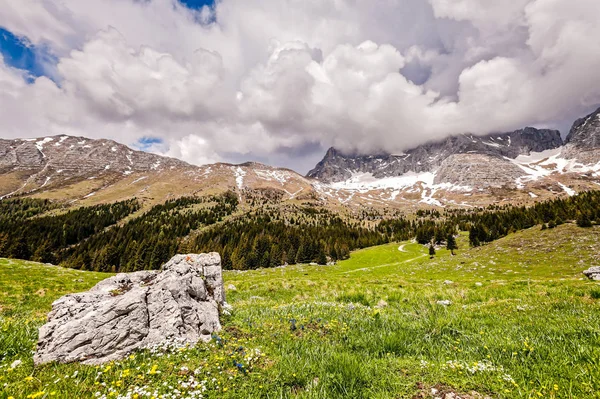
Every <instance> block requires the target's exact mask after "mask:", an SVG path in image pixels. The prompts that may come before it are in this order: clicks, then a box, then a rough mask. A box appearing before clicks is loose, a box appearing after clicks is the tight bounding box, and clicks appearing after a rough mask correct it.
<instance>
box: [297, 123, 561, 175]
mask: <svg viewBox="0 0 600 399" xmlns="http://www.w3.org/2000/svg"><path fill="white" fill-rule="evenodd" d="M562 144H563V142H562V139H561V136H560V132H559V131H557V130H547V129H536V128H532V127H527V128H524V129H520V130H516V131H514V132H509V133H500V134H490V135H487V136H474V135H471V134H462V135H458V136H452V137H448V138H446V139H444V140H441V141H436V142H430V143H426V144H423V145H420V146H418V147H415V148H412V149H410V150H407V151H406V152H405V153H403V154H383V155H353V154H344V153H343V152H341V151H339V150H337V149H335V148H330V149H329V150H328V151H327V153H326V154H325V157H324V158H323V160H322V161H321V162H319V163H318V164H317V166H316V167H315V168H314V169H313V170H311V171H310V172H309V173H308V177H311V178H315V179H318V180H320V181H323V182H326V183H332V182H340V181H344V180H347V179H349V178H351V177H352V175H353V174H356V173H371V174H372V175H373V176H374V177H376V178H386V177H395V176H401V175H403V174H405V173H407V172H415V173H422V172H432V171H434V170H435V169H437V168H439V167H440V166H441V165H442V163H443V162H444V161H445V160H446V159H447V158H448V157H450V156H452V155H456V154H482V155H488V156H493V157H501V158H502V157H506V158H511V159H515V158H517V157H518V156H520V155H529V154H530V153H531V152H541V151H545V150H549V149H554V148H558V147H560V146H561V145H562Z"/></svg>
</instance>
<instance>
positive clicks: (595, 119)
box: [565, 108, 600, 149]
mask: <svg viewBox="0 0 600 399" xmlns="http://www.w3.org/2000/svg"><path fill="white" fill-rule="evenodd" d="M565 144H567V145H571V146H573V147H577V148H583V149H593V148H600V108H598V109H597V110H596V111H594V112H592V113H591V114H589V115H588V116H586V117H585V118H581V119H578V120H576V121H575V123H574V124H573V127H572V128H571V131H570V132H569V135H568V136H567V139H566V140H565Z"/></svg>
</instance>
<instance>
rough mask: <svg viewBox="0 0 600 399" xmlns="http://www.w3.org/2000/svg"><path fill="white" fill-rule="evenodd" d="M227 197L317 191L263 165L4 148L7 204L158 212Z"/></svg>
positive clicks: (121, 150)
mask: <svg viewBox="0 0 600 399" xmlns="http://www.w3.org/2000/svg"><path fill="white" fill-rule="evenodd" d="M227 190H234V191H238V192H239V193H240V195H241V194H242V193H243V192H244V191H245V190H258V191H265V190H267V191H269V190H272V191H274V192H276V194H277V196H278V197H281V198H284V199H294V198H296V197H297V196H299V195H301V194H304V193H309V192H310V191H311V190H312V186H311V183H310V182H309V181H308V180H307V179H306V178H304V177H303V176H301V175H299V174H297V173H295V172H293V171H291V170H287V169H278V168H272V167H270V166H267V165H262V164H258V163H246V164H242V165H229V164H220V163H219V164H214V165H206V166H194V165H190V164H188V163H185V162H183V161H180V160H177V159H173V158H168V157H162V156H159V155H155V154H150V153H146V152H142V151H134V150H132V149H130V148H128V147H127V146H125V145H122V144H119V143H116V142H114V141H110V140H91V139H86V138H82V137H70V136H56V137H43V138H38V139H28V140H22V139H17V140H0V198H2V197H9V196H15V195H26V196H32V197H38V198H51V199H57V200H61V201H67V202H78V203H82V204H84V205H92V204H96V203H105V202H112V201H117V200H122V199H126V198H131V197H137V198H140V199H142V200H143V201H144V203H145V204H147V205H151V204H156V203H162V202H164V201H165V200H167V199H170V198H175V197H181V196H185V195H196V194H202V193H203V194H216V193H221V192H224V191H227ZM272 194H273V193H271V195H272Z"/></svg>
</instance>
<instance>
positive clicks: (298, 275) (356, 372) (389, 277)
mask: <svg viewBox="0 0 600 399" xmlns="http://www.w3.org/2000/svg"><path fill="white" fill-rule="evenodd" d="M458 243H459V246H460V247H461V249H459V251H458V254H457V256H451V255H450V254H449V253H448V252H447V251H445V250H444V249H440V250H438V251H437V253H438V254H437V256H436V257H435V259H433V260H430V259H429V256H428V255H427V248H425V247H422V246H420V245H417V244H414V243H403V246H401V248H400V249H402V251H400V250H399V244H393V245H391V244H390V245H384V246H381V247H375V248H369V249H365V250H361V251H357V252H355V253H353V254H352V256H351V258H350V259H349V260H347V261H344V262H340V263H339V264H338V265H336V266H291V267H285V268H278V269H268V270H255V271H247V272H226V273H225V280H226V282H225V287H226V291H227V299H228V302H230V303H231V304H232V305H233V307H234V312H233V314H232V315H231V316H228V317H225V318H224V319H223V326H224V329H223V331H222V332H221V333H220V334H219V336H218V337H217V338H216V339H214V340H213V341H212V342H211V343H210V344H206V345H205V344H200V345H198V346H196V347H194V348H170V349H163V350H153V351H150V350H147V351H143V352H139V353H136V354H133V355H132V358H127V359H125V360H123V361H121V362H116V363H112V364H110V365H106V366H103V367H100V368H97V367H91V366H83V365H78V364H70V365H46V366H42V367H37V368H34V367H33V364H32V360H31V357H32V356H31V350H32V349H33V348H34V345H35V341H36V336H37V328H38V327H39V326H40V325H41V324H42V323H43V319H42V317H43V315H44V314H45V313H46V312H48V311H49V309H50V304H51V302H52V300H54V299H56V298H58V297H60V296H61V295H63V294H65V293H69V292H75V291H81V290H85V289H87V288H89V287H91V286H93V285H94V284H95V283H96V282H97V281H99V280H100V279H102V278H104V277H106V275H102V274H97V273H84V272H78V271H71V270H64V269H60V268H56V267H50V266H44V265H37V264H32V263H27V262H18V261H6V260H4V261H0V306H2V310H1V311H0V328H1V332H2V335H1V337H0V399H6V398H8V397H10V396H12V397H14V398H20V397H23V398H27V397H28V396H29V397H37V398H46V397H47V398H50V397H57V398H58V397H60V398H85V397H94V396H95V395H97V396H96V397H106V398H118V397H121V398H124V397H127V398H135V397H136V396H135V395H136V393H137V395H138V396H137V398H151V397H153V396H154V397H155V398H159V397H168V398H174V397H186V398H187V397H204V398H287V397H292V398H342V397H346V398H413V397H431V396H430V392H431V388H432V387H436V388H437V389H440V390H442V391H443V390H452V391H454V392H459V393H471V395H472V397H477V394H479V395H480V397H484V396H489V397H491V398H600V393H599V392H600V383H599V381H600V308H599V305H600V299H599V298H600V294H599V293H600V285H599V284H598V283H597V282H593V281H589V280H587V279H584V278H583V275H582V274H581V272H582V271H583V270H584V269H586V268H588V267H589V266H593V265H598V264H599V263H600V259H599V255H598V254H600V229H598V228H594V229H579V228H577V227H575V226H573V225H564V226H561V227H559V228H557V229H554V230H546V231H540V230H539V228H534V229H530V230H527V231H524V232H521V233H517V234H513V235H510V236H509V237H506V238H505V239H502V240H499V241H497V242H495V243H493V244H490V245H488V246H485V247H481V248H476V249H468V248H467V242H466V237H464V236H461V237H460V238H459V240H458ZM42 292H43V294H42ZM443 300H449V301H451V303H452V304H451V305H450V306H443V305H440V304H438V301H443ZM16 360H21V361H22V362H23V363H22V364H21V365H19V366H17V367H14V368H13V369H12V370H10V371H9V369H11V367H10V365H11V364H12V363H13V362H15V361H16ZM136 386H137V387H138V389H137V390H135V391H134V388H133V387H136ZM176 390H178V391H176ZM128 392H129V394H128ZM177 392H179V393H177ZM144 393H147V395H143V394H144ZM36 394H37V395H38V396H35V395H36ZM127 395H129V396H127ZM198 395H202V396H198ZM418 395H423V396H418Z"/></svg>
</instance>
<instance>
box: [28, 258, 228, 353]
mask: <svg viewBox="0 0 600 399" xmlns="http://www.w3.org/2000/svg"><path fill="white" fill-rule="evenodd" d="M224 304H225V292H224V290H223V277H222V270H221V257H220V256H219V254H217V253H210V254H200V255H177V256H175V257H173V258H172V259H171V260H170V261H169V262H168V263H166V264H165V265H164V266H163V267H162V270H161V271H160V272H155V271H142V272H135V273H127V274H118V275H116V276H114V277H111V278H108V279H106V280H104V281H101V282H100V283H98V284H97V285H96V286H95V287H93V288H92V289H91V290H89V291H88V292H84V293H80V294H71V295H66V296H64V297H62V298H60V299H58V300H57V301H55V302H54V303H53V304H52V311H51V312H50V314H49V315H48V322H47V324H45V325H44V326H42V327H41V328H40V334H39V341H38V347H37V351H36V354H35V356H34V362H35V363H36V364H43V363H48V362H52V361H57V362H61V363H69V362H76V361H80V362H83V363H86V364H101V363H105V362H109V361H113V360H118V359H121V358H123V357H124V356H126V355H127V354H128V353H130V352H131V351H134V350H136V349H142V348H146V347H152V346H155V345H161V344H164V343H166V342H168V341H177V342H180V343H187V344H191V345H194V344H196V343H197V342H198V341H200V340H202V341H209V340H210V338H211V335H212V333H213V332H215V331H219V330H220V329H221V324H220V322H219V311H220V308H221V307H222V306H223V305H224Z"/></svg>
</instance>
